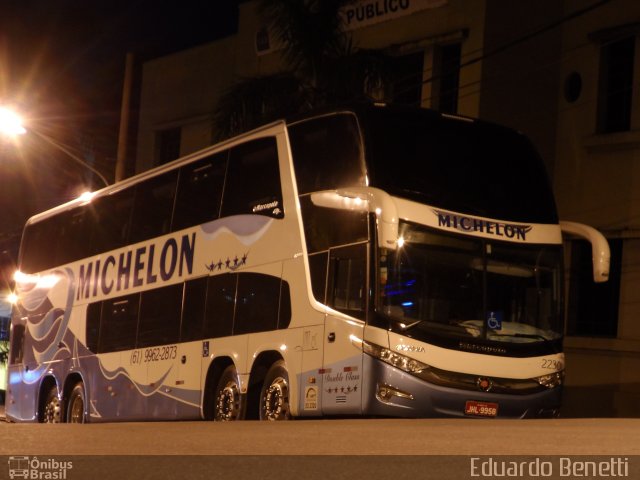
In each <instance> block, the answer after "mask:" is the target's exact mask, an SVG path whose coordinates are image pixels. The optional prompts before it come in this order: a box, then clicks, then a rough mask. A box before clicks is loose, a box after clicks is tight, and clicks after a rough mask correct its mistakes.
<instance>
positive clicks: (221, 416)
mask: <svg viewBox="0 0 640 480" xmlns="http://www.w3.org/2000/svg"><path fill="white" fill-rule="evenodd" d="M214 402H215V403H214V415H213V419H214V420H215V421H218V422H227V421H232V420H242V419H243V418H244V406H245V401H244V396H243V395H242V394H241V393H240V382H239V381H238V373H237V371H236V367H234V366H233V365H229V366H228V367H227V368H225V369H224V372H222V375H221V376H220V380H219V381H218V385H217V387H216V392H215V396H214Z"/></svg>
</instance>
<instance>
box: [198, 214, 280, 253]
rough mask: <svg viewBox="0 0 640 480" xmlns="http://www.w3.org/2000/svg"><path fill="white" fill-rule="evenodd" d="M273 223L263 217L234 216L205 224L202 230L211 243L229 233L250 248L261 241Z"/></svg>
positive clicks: (271, 220) (270, 219)
mask: <svg viewBox="0 0 640 480" xmlns="http://www.w3.org/2000/svg"><path fill="white" fill-rule="evenodd" d="M273 221H274V220H273V219H272V218H269V217H265V216H263V215H234V216H232V217H226V218H222V219H220V220H214V221H213V222H209V223H205V224H204V225H202V226H201V227H200V228H201V230H202V232H203V233H204V234H205V238H206V239H207V240H209V241H211V240H214V239H215V238H216V237H218V236H219V235H222V234H223V233H229V234H232V235H234V236H235V237H236V238H237V239H238V240H239V241H240V242H242V243H243V244H244V245H247V246H248V245H251V244H253V243H255V242H256V241H257V240H259V239H260V238H261V237H262V236H263V235H264V234H265V232H266V231H267V230H268V229H269V226H270V225H271V223H272V222H273Z"/></svg>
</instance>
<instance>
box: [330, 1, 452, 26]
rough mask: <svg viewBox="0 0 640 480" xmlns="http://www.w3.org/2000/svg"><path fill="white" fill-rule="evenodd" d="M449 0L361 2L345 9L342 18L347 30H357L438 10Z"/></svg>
mask: <svg viewBox="0 0 640 480" xmlns="http://www.w3.org/2000/svg"><path fill="white" fill-rule="evenodd" d="M448 1H449V0H359V1H357V2H354V3H352V4H350V5H349V6H347V7H345V8H344V10H343V12H342V16H343V19H344V20H343V23H344V29H345V30H356V29H358V28H362V27H368V26H370V25H375V24H376V23H381V22H385V21H387V20H392V19H395V18H400V17H404V16H407V15H411V14H413V13H416V12H419V11H421V10H427V9H430V8H438V7H442V6H443V5H446V4H447V3H448Z"/></svg>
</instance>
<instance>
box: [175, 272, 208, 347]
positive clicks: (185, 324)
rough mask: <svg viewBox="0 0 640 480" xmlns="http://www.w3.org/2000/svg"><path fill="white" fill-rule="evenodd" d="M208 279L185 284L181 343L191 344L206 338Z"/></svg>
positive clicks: (199, 279)
mask: <svg viewBox="0 0 640 480" xmlns="http://www.w3.org/2000/svg"><path fill="white" fill-rule="evenodd" d="M207 280H208V279H207V277H202V278H197V279H195V280H190V281H188V282H186V283H185V284H184V302H183V307H182V321H181V324H180V341H181V342H190V341H193V340H200V339H202V338H204V335H203V330H202V329H203V327H204V316H205V311H206V307H207Z"/></svg>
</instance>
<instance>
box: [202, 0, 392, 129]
mask: <svg viewBox="0 0 640 480" xmlns="http://www.w3.org/2000/svg"><path fill="white" fill-rule="evenodd" d="M353 1H354V0H261V1H260V3H259V12H260V15H261V16H262V18H263V20H264V21H265V23H266V24H267V25H268V28H269V32H270V33H271V35H272V36H273V37H274V39H275V42H276V43H277V45H278V46H279V47H281V48H280V50H279V52H280V53H281V55H282V59H283V65H284V67H283V69H282V71H280V72H278V73H276V74H274V75H267V76H261V77H253V78H243V79H239V80H238V81H237V82H236V83H234V84H233V85H232V86H231V87H229V89H227V90H226V92H224V94H223V95H222V97H221V99H220V101H219V102H218V105H217V108H216V112H215V115H214V128H215V130H216V132H217V136H218V138H219V139H222V138H227V137H229V136H233V135H236V134H238V133H240V132H243V131H247V130H249V129H251V128H255V127H257V126H259V125H261V124H264V123H267V122H269V121H271V120H275V119H277V118H282V117H284V116H287V115H290V114H293V113H298V112H303V111H305V110H308V109H310V108H313V107H318V106H323V105H328V104H333V103H339V102H346V101H351V100H363V99H371V98H373V99H376V100H380V99H382V98H384V97H385V92H384V86H385V85H386V84H387V83H388V82H387V76H388V74H387V71H388V69H387V63H388V62H387V58H386V56H385V55H384V54H383V53H382V52H379V51H371V50H363V49H358V48H357V47H356V46H355V45H354V43H353V40H352V37H351V35H350V34H349V33H347V32H344V31H343V29H342V16H341V11H342V9H343V8H344V7H345V6H347V5H348V4H350V3H353Z"/></svg>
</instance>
